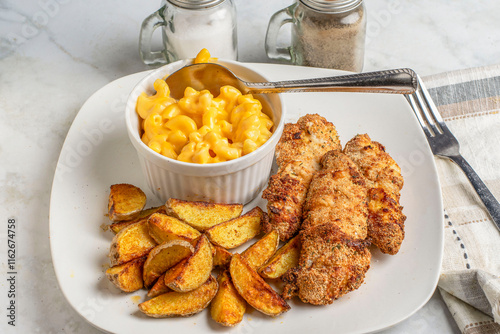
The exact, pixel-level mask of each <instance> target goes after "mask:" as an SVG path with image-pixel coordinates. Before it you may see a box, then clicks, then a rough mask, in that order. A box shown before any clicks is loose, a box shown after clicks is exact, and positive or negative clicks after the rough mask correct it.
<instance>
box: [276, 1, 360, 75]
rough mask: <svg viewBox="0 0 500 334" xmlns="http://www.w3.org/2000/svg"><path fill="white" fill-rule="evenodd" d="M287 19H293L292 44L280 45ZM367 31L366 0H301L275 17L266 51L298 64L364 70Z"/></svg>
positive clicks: (288, 21)
mask: <svg viewBox="0 0 500 334" xmlns="http://www.w3.org/2000/svg"><path fill="white" fill-rule="evenodd" d="M286 23H292V45H291V47H289V48H286V49H283V48H277V47H276V40H277V36H278V32H279V29H280V28H281V26H282V25H284V24H286ZM365 35H366V12H365V7H364V3H363V0H298V1H297V2H296V3H294V4H293V5H292V6H290V7H287V8H285V9H282V10H281V11H278V12H277V13H275V14H274V15H273V17H271V20H270V22H269V26H268V31H267V36H266V52H267V54H268V56H269V58H271V59H276V60H284V61H289V62H291V63H293V64H296V65H303V66H313V67H325V68H334V69H339V70H346V71H353V72H360V71H361V70H362V69H363V62H364V53H365V52H364V50H365Z"/></svg>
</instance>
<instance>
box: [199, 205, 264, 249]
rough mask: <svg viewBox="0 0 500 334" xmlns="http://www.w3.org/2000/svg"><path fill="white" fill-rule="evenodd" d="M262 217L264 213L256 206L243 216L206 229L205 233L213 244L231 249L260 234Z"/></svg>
mask: <svg viewBox="0 0 500 334" xmlns="http://www.w3.org/2000/svg"><path fill="white" fill-rule="evenodd" d="M263 216H264V212H263V211H262V209H261V208H259V207H258V206H257V207H255V208H253V209H252V210H250V211H249V212H247V213H246V214H244V215H243V216H240V217H238V218H234V219H231V220H228V221H225V222H222V223H220V224H217V225H215V226H213V227H211V228H209V229H207V230H206V231H205V233H206V235H207V236H208V239H209V240H210V241H211V242H212V243H213V244H215V245H218V246H221V247H224V248H227V249H232V248H235V247H238V246H240V245H242V244H244V243H245V242H247V241H248V240H250V239H252V238H254V237H256V236H257V235H259V234H260V232H261V231H262V219H263Z"/></svg>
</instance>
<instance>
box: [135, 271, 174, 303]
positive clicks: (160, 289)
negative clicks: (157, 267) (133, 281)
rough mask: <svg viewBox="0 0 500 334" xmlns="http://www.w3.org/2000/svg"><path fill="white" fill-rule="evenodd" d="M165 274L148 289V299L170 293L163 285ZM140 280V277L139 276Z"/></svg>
mask: <svg viewBox="0 0 500 334" xmlns="http://www.w3.org/2000/svg"><path fill="white" fill-rule="evenodd" d="M164 277H165V274H162V275H161V276H160V277H159V278H158V279H157V280H156V283H155V284H154V285H153V286H152V287H151V289H149V291H148V297H149V298H153V297H156V296H159V295H163V294H164V293H167V292H170V291H172V289H170V288H169V287H168V286H166V285H165V280H164V279H163V278H164ZM141 279H142V276H141Z"/></svg>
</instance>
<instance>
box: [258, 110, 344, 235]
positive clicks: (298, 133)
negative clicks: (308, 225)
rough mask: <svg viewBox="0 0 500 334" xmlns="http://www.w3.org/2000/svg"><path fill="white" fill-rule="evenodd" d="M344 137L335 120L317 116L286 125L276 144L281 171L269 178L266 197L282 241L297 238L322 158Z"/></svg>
mask: <svg viewBox="0 0 500 334" xmlns="http://www.w3.org/2000/svg"><path fill="white" fill-rule="evenodd" d="M340 148H341V145H340V140H339V138H338V134H337V131H336V130H335V127H334V126H333V124H332V123H330V122H328V121H327V120H326V119H325V118H323V117H321V116H319V115H317V114H312V115H305V116H303V117H301V118H300V119H299V120H298V121H297V123H296V124H291V123H289V124H286V125H285V128H284V130H283V135H282V136H281V139H280V141H279V143H278V145H277V146H276V162H277V164H278V172H277V173H276V174H275V175H273V176H271V178H270V179H269V184H268V187H267V188H266V189H265V190H264V192H263V195H262V197H263V198H264V199H266V200H267V201H268V203H267V212H268V214H269V218H270V219H269V223H268V224H265V225H264V232H265V233H267V232H269V231H270V230H271V229H272V228H274V229H276V230H277V231H278V233H279V237H280V240H283V241H286V240H288V239H290V238H291V237H293V236H294V235H295V234H296V233H297V231H298V230H299V228H300V225H301V222H302V205H303V203H304V201H305V198H306V195H307V189H308V187H309V183H310V181H311V178H312V175H313V174H314V172H315V171H317V170H319V169H320V168H321V166H320V159H321V157H322V156H323V155H324V154H325V153H326V152H328V151H329V150H333V149H340Z"/></svg>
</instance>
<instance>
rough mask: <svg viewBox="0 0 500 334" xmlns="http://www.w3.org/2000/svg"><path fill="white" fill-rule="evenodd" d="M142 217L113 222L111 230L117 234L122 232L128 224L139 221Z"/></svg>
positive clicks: (110, 226)
mask: <svg viewBox="0 0 500 334" xmlns="http://www.w3.org/2000/svg"><path fill="white" fill-rule="evenodd" d="M140 220H141V219H139V220H137V219H134V220H125V221H119V222H116V223H113V224H110V225H109V228H110V230H111V231H112V232H113V233H114V234H117V233H118V232H120V231H121V230H123V229H124V228H125V227H127V226H130V225H132V224H134V223H137V222H139V221H140Z"/></svg>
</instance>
